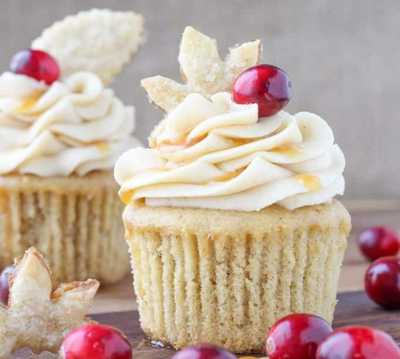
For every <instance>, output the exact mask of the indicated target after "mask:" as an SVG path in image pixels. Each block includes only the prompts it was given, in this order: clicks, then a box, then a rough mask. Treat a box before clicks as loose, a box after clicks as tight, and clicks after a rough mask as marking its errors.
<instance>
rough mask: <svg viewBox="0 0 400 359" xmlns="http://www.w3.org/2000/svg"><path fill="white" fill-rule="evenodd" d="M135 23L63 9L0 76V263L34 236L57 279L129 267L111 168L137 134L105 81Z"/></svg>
mask: <svg viewBox="0 0 400 359" xmlns="http://www.w3.org/2000/svg"><path fill="white" fill-rule="evenodd" d="M142 31H143V19H142V18H141V17H140V16H139V15H136V14H134V13H129V12H128V13H114V12H111V11H109V10H92V11H89V12H85V13H80V14H78V15H76V16H72V17H67V18H66V19H65V20H63V21H62V22H59V23H56V24H54V25H53V26H52V27H50V28H49V29H47V30H46V31H45V32H44V33H43V34H42V36H41V37H40V38H39V39H37V40H35V41H34V42H33V45H32V47H33V49H29V50H24V51H22V52H20V53H18V54H17V55H16V56H15V57H14V58H13V61H12V63H11V71H10V72H5V73H3V74H2V75H1V76H0V138H1V144H0V265H1V267H4V266H6V265H8V264H11V263H12V261H13V259H14V258H15V257H18V256H21V255H22V254H23V253H24V251H25V250H26V249H27V248H29V247H30V246H35V247H37V248H38V249H39V250H40V251H41V252H42V253H44V255H45V256H46V257H47V258H48V260H49V262H50V266H51V268H52V271H53V273H54V274H55V276H56V277H57V279H58V280H63V281H72V280H80V279H86V278H88V277H94V278H97V279H99V280H101V281H103V282H115V281H117V280H119V279H120V278H122V277H123V276H124V275H125V274H126V273H127V272H128V271H129V257H128V256H127V254H126V244H125V242H124V240H123V226H122V222H121V220H120V214H121V209H122V208H121V207H122V206H121V205H120V201H119V199H118V195H117V194H116V190H117V188H116V184H115V181H114V179H113V175H112V168H113V166H114V164H115V161H116V159H117V158H118V157H119V155H120V154H121V153H122V152H124V151H125V150H127V149H128V148H130V147H132V145H138V142H137V140H136V139H135V138H134V137H133V135H132V132H133V130H134V109H133V107H130V106H125V105H124V104H123V103H122V102H121V101H120V100H119V99H118V98H117V97H116V96H115V94H114V92H113V91H112V90H111V89H109V88H107V84H108V83H109V82H110V81H111V80H112V78H113V77H114V76H115V75H116V74H117V73H118V72H119V71H120V70H121V68H122V65H123V64H124V63H125V62H126V61H128V60H129V58H130V56H131V55H132V54H133V53H134V52H135V51H136V50H137V48H138V46H139V44H140V43H141V41H142ZM116 49H118V50H120V51H119V52H118V56H116V55H115V54H116V53H117V52H116Z"/></svg>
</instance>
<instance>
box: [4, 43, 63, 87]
mask: <svg viewBox="0 0 400 359" xmlns="http://www.w3.org/2000/svg"><path fill="white" fill-rule="evenodd" d="M10 69H11V71H12V72H14V73H16V74H20V75H26V76H29V77H32V78H34V79H36V80H38V81H43V82H45V83H46V84H47V85H51V84H52V83H53V82H54V81H57V80H58V78H59V77H60V68H59V66H58V63H57V61H56V60H55V59H54V58H53V57H52V56H51V55H49V54H48V53H47V52H44V51H41V50H32V49H27V50H22V51H20V52H18V53H17V54H15V55H14V57H13V58H12V60H11V63H10Z"/></svg>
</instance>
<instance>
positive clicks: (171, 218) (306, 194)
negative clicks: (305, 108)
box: [115, 27, 351, 353]
mask: <svg viewBox="0 0 400 359" xmlns="http://www.w3.org/2000/svg"><path fill="white" fill-rule="evenodd" d="M259 55H260V43H259V41H254V42H249V43H245V44H243V45H241V46H238V47H235V48H233V49H231V50H230V52H229V54H228V56H227V57H226V59H225V60H224V61H223V60H221V58H220V57H219V55H218V50H217V47H216V42H215V40H213V39H210V38H208V37H207V36H205V35H203V34H201V33H199V32H198V31H196V30H194V29H193V28H190V27H188V28H186V30H185V31H184V34H183V38H182V42H181V46H180V54H179V62H180V65H181V70H182V73H183V75H184V78H185V79H186V83H184V84H180V83H177V82H174V81H172V80H170V79H167V78H164V77H161V76H155V77H151V78H147V79H145V80H143V82H142V85H143V86H144V88H145V89H146V91H147V93H148V95H149V97H150V99H151V101H153V102H154V103H155V104H156V105H157V106H158V107H160V108H161V109H163V110H164V111H165V112H166V115H165V118H164V119H163V120H162V121H161V122H160V124H159V125H158V126H157V127H156V129H155V130H154V131H153V133H152V134H151V136H150V139H149V147H150V148H148V149H144V148H135V149H132V150H130V151H128V152H126V153H125V154H123V155H122V156H121V158H120V159H119V160H118V162H117V164H116V167H115V177H116V179H117V182H118V183H119V184H120V186H121V188H120V196H121V198H122V200H123V202H124V203H125V204H126V208H125V211H124V215H123V220H124V225H125V232H126V239H127V241H128V244H129V248H130V253H131V258H132V267H133V273H134V288H135V292H136V295H137V299H138V305H139V313H140V322H141V326H142V328H143V331H144V332H145V333H146V335H147V336H148V337H149V338H151V339H153V340H157V341H161V342H164V343H166V344H170V345H172V346H173V347H175V348H181V347H184V346H187V345H191V344H196V343H200V342H209V343H212V344H216V345H219V346H223V347H225V348H227V349H229V350H231V351H234V352H236V353H250V352H254V353H257V352H262V351H263V347H264V343H265V335H266V332H267V330H268V329H269V328H270V327H271V326H272V325H273V324H274V322H275V321H276V320H277V319H279V318H280V317H282V316H284V315H286V314H289V313H292V312H306V313H314V314H317V315H320V316H322V317H324V318H325V319H326V320H328V321H329V322H331V321H332V317H333V313H334V309H335V304H336V292H337V283H338V278H339V272H340V267H341V264H342V260H343V255H344V251H345V248H346V244H347V236H348V234H349V231H350V227H351V223H350V216H349V214H348V212H347V211H346V209H345V208H344V207H343V206H342V204H341V203H340V202H339V201H337V200H336V199H334V197H335V196H336V195H340V194H342V193H343V191H344V179H343V171H344V167H345V159H344V156H343V153H342V151H341V150H340V148H339V147H338V146H337V145H336V144H335V141H334V137H333V133H332V130H331V128H330V127H329V125H328V124H327V123H326V122H325V121H324V120H323V119H322V118H321V117H319V116H318V115H315V114H312V113H309V112H300V113H297V114H294V115H292V114H289V113H288V112H285V111H283V110H282V109H283V107H284V106H285V105H286V103H287V102H288V101H289V97H290V87H291V84H290V82H289V80H288V76H287V74H286V73H285V72H284V71H283V70H281V69H279V68H277V67H275V66H271V65H258V60H259Z"/></svg>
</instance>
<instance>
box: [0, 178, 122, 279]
mask: <svg viewBox="0 0 400 359" xmlns="http://www.w3.org/2000/svg"><path fill="white" fill-rule="evenodd" d="M121 213H122V205H121V204H120V201H119V198H118V195H117V194H116V184H115V182H114V179H113V177H112V173H111V172H106V171H105V172H96V173H92V174H89V175H86V176H83V177H79V176H69V177H57V178H53V177H51V178H42V177H40V178H39V177H35V176H0V265H1V267H5V266H6V265H9V264H11V263H12V262H13V259H14V258H15V257H19V256H21V255H23V254H24V252H25V250H26V249H28V248H29V247H31V246H35V247H36V248H37V249H38V250H39V251H41V252H42V253H43V254H44V255H45V256H46V258H47V259H48V261H49V264H50V267H51V269H52V272H53V274H54V276H55V278H57V280H59V281H63V282H69V281H73V280H85V279H87V278H96V279H98V280H100V281H101V282H102V283H113V282H116V281H118V280H120V279H121V278H122V277H124V276H125V275H126V274H127V273H128V272H129V256H128V254H127V251H126V243H125V241H124V240H123V225H122V221H121Z"/></svg>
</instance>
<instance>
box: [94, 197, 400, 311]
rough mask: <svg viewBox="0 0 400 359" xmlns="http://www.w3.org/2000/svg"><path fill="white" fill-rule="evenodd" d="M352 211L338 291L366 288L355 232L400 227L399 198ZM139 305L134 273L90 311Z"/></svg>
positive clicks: (110, 289) (354, 205)
mask: <svg viewBox="0 0 400 359" xmlns="http://www.w3.org/2000/svg"><path fill="white" fill-rule="evenodd" d="M345 205H346V206H347V208H349V210H350V212H351V214H352V220H353V234H352V236H351V237H350V239H349V246H348V250H347V253H346V257H345V262H344V266H343V270H342V273H341V278H340V283H339V291H340V292H345V291H356V290H362V289H363V277H364V272H365V269H366V267H367V266H368V263H367V261H366V260H365V259H364V258H363V257H362V256H361V255H360V253H359V251H358V248H357V243H356V241H355V237H356V234H357V233H359V232H360V231H361V230H362V229H363V228H366V227H369V226H374V225H389V226H392V227H393V228H395V229H400V202H398V201H379V202H375V201H368V202H367V201H360V202H355V201H352V202H348V203H345ZM133 309H136V302H135V298H134V296H133V289H132V280H131V276H129V277H127V278H125V279H124V280H123V281H121V282H120V283H118V284H115V285H112V286H106V287H103V288H101V289H100V291H99V293H98V294H97V296H96V299H95V303H94V305H93V307H92V310H91V313H105V312H120V311H127V310H133Z"/></svg>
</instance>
